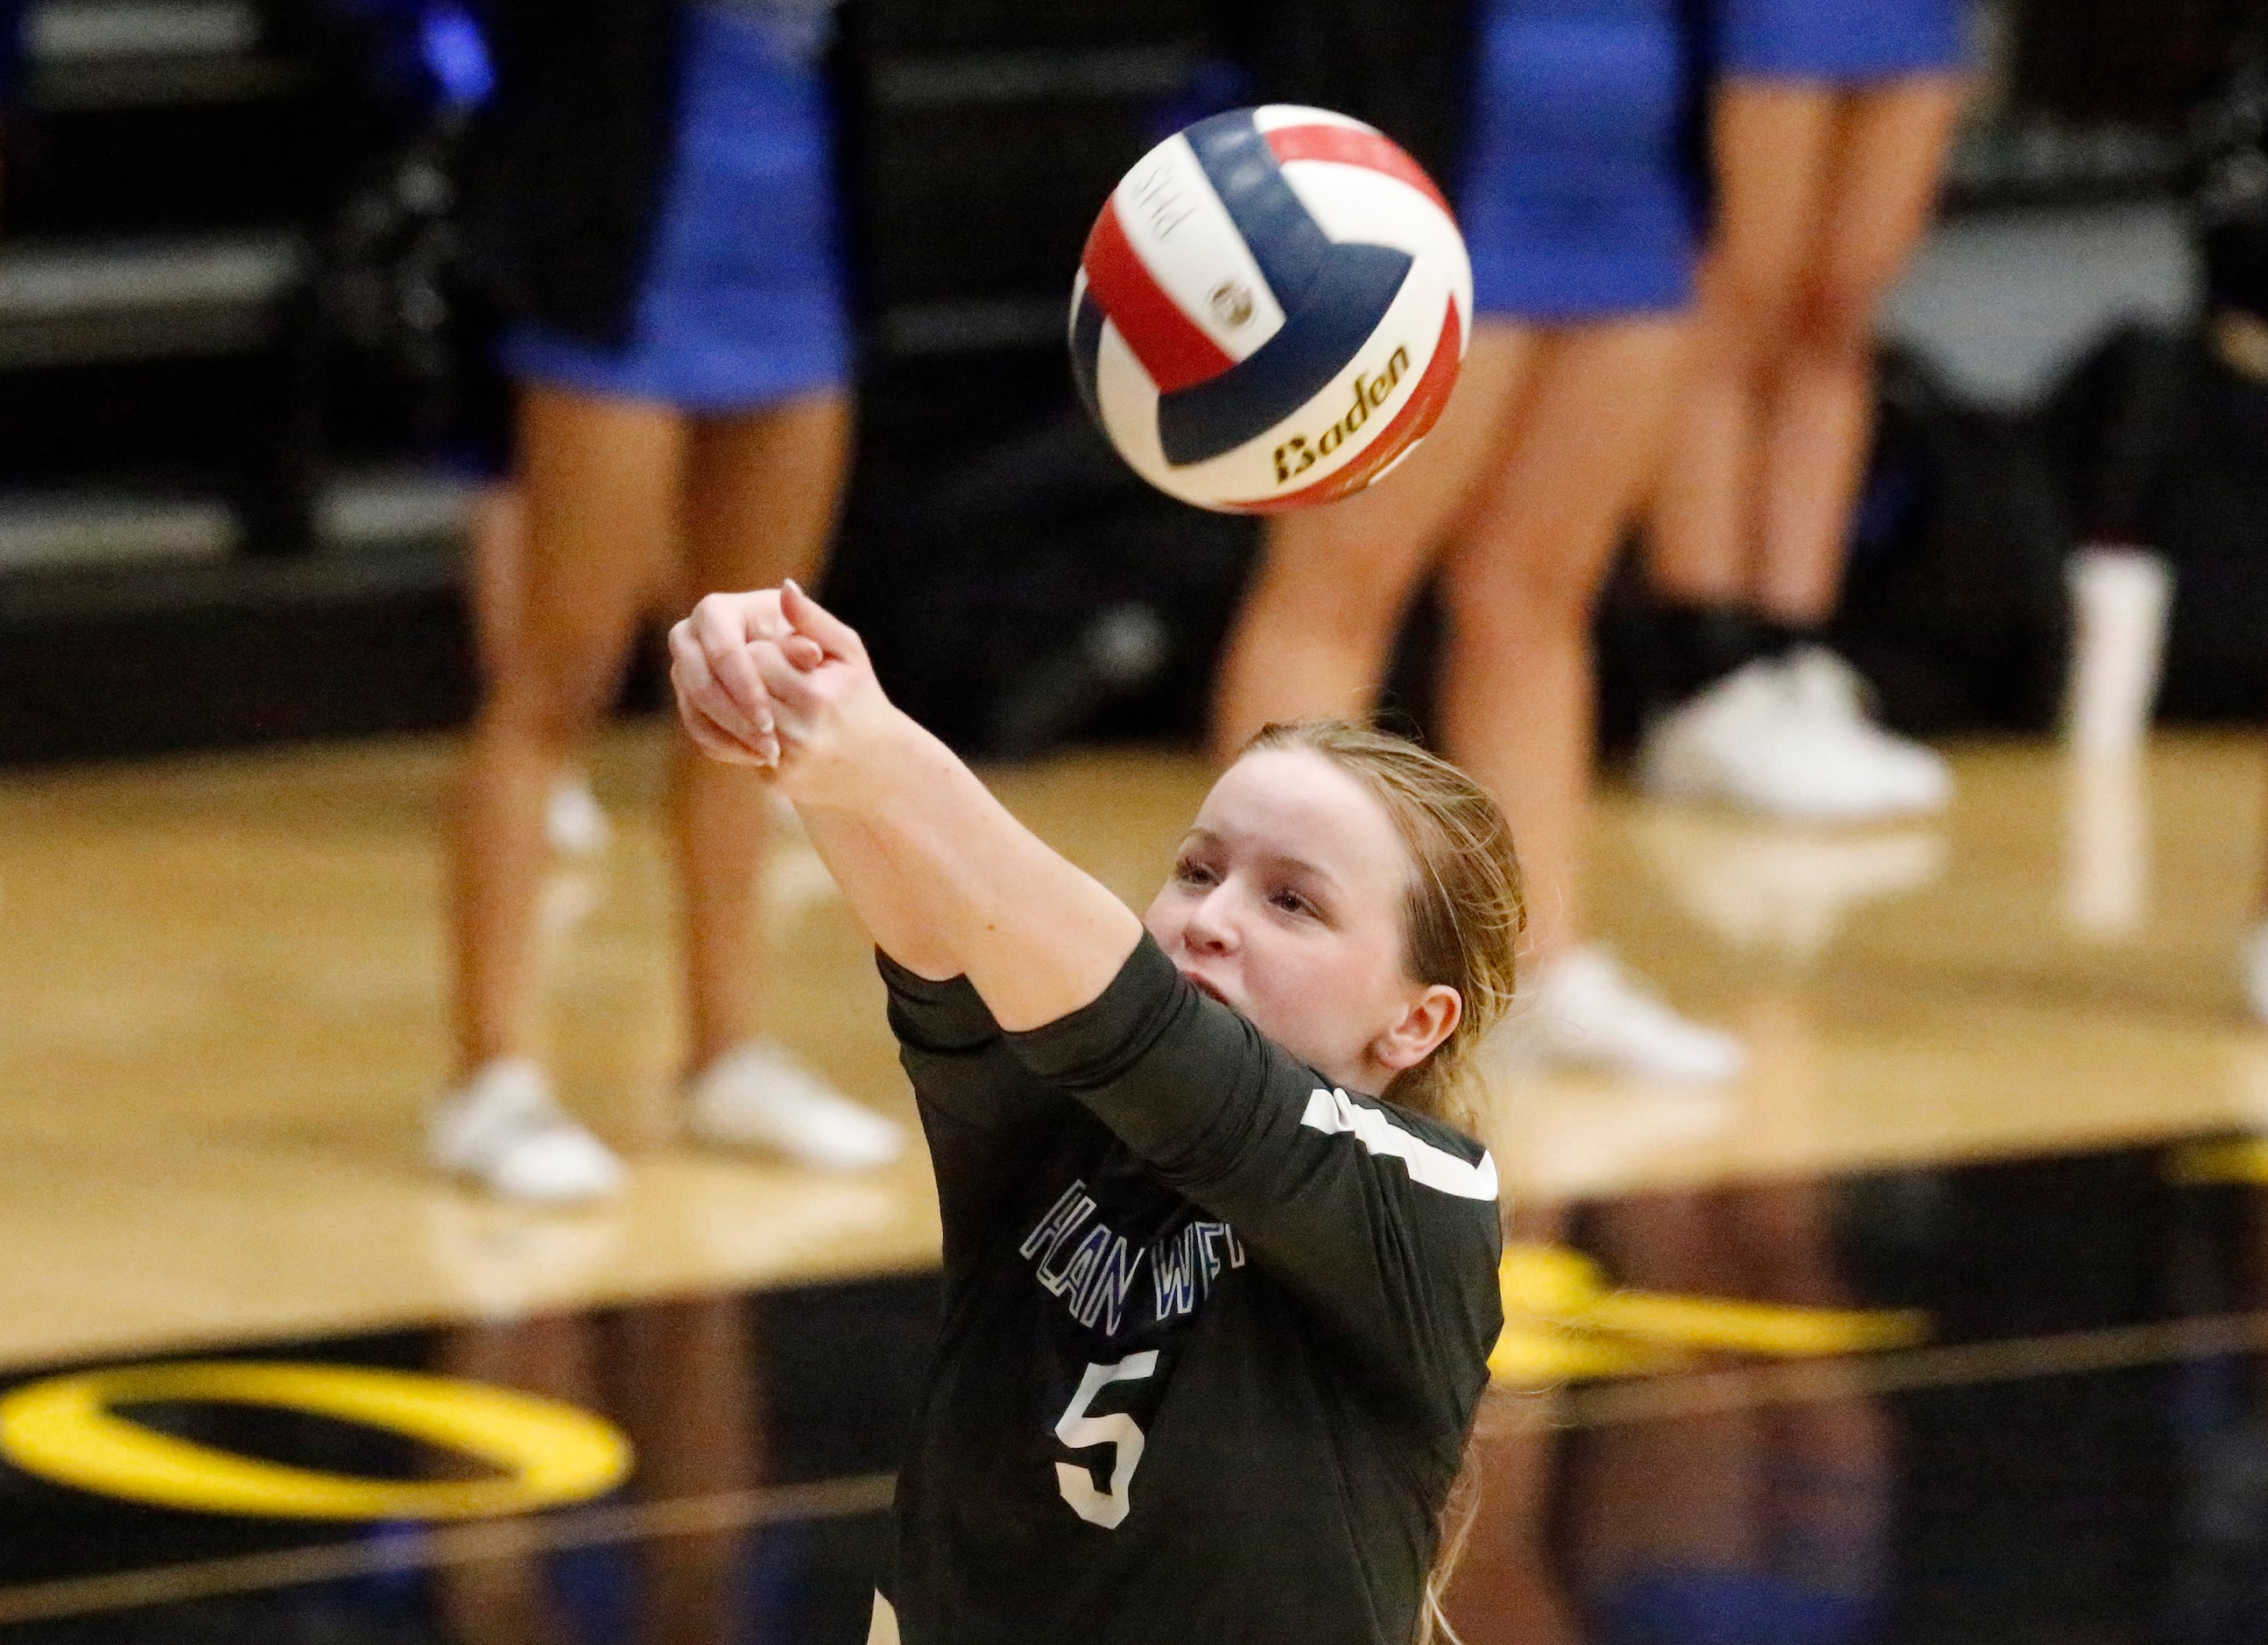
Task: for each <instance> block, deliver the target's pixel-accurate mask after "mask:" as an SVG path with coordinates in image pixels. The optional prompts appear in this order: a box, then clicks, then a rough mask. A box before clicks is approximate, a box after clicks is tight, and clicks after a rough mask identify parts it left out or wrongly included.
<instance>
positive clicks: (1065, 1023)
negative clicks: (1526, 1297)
mask: <svg viewBox="0 0 2268 1645" xmlns="http://www.w3.org/2000/svg"><path fill="white" fill-rule="evenodd" d="M882 970H883V975H884V977H885V979H886V980H887V982H888V984H889V987H890V995H891V999H890V1022H891V1026H892V1027H893V1029H895V1031H896V1033H897V1036H898V1039H899V1041H900V1044H901V1046H902V1055H903V1059H904V1062H905V1066H906V1070H907V1072H908V1073H909V1074H910V1075H911V1076H912V1079H913V1083H914V1089H915V1091H916V1092H917V1094H918V1095H919V1097H920V1101H921V1113H922V1123H923V1125H924V1130H925V1131H926V1132H927V1133H928V1137H929V1144H930V1152H931V1156H932V1160H933V1162H934V1163H935V1166H936V1169H937V1182H938V1194H939V1200H940V1202H941V1205H942V1207H943V1213H944V1222H945V1285H946V1319H945V1331H944V1336H943V1339H942V1341H941V1343H940V1345H939V1349H938V1357H937V1362H936V1364H935V1366H934V1368H932V1374H931V1376H930V1379H929V1383H928V1386H927V1388H926V1390H925V1391H924V1395H923V1398H922V1401H921V1404H920V1406H919V1410H918V1413H917V1417H916V1420H915V1429H914V1433H913V1435H912V1439H911V1442H910V1445H909V1451H908V1456H907V1459H906V1464H905V1468H904V1471H903V1472H902V1475H901V1476H900V1479H899V1484H898V1501H897V1518H898V1558H897V1562H896V1569H895V1574H894V1575H893V1576H892V1577H891V1579H890V1580H889V1581H888V1582H887V1583H886V1584H885V1590H886V1591H887V1593H888V1594H889V1596H890V1598H891V1600H892V1603H893V1604H895V1607H896V1609H897V1612H898V1617H899V1622H900V1627H901V1628H902V1631H903V1634H904V1637H905V1639H906V1640H907V1641H909V1645H979V1642H980V1641H981V1642H982V1645H1055V1642H1056V1641H1062V1642H1063V1645H1136V1642H1137V1641H1142V1642H1150V1641H1155V1642H1156V1645H1215V1642H1218V1645H1276V1642H1278V1641H1280V1642H1281V1645H1408V1641H1410V1637H1411V1635H1412V1634H1413V1632H1414V1631H1415V1628H1416V1626H1417V1621H1418V1609H1419V1605H1420V1604H1421V1601H1422V1596H1423V1591H1424V1584H1425V1572H1426V1569H1427V1568H1428V1566H1429V1565H1430V1563H1431V1561H1432V1556H1433V1552H1434V1546H1435V1542H1436V1538H1437V1524H1438V1519H1439V1516H1440V1509H1441V1505H1442V1502H1443V1500H1444V1498H1445V1497H1446V1495H1447V1492H1448V1488H1449V1485H1450V1482H1451V1480H1452V1479H1454V1476H1455V1474H1456V1472H1457V1468H1458V1464H1459V1460H1460V1457H1461V1455H1462V1450H1463V1445H1464V1440H1465V1435H1466V1433H1467V1431H1468V1429H1469V1427H1470V1426H1471V1423H1472V1419H1473V1413H1474V1410H1475V1407H1476V1405H1477V1404H1478V1402H1479V1399H1480V1396H1481V1392H1482V1390H1483V1387H1484V1384H1485V1383H1486V1382H1487V1378H1488V1369H1487V1359H1488V1354H1489V1350H1490V1348H1491V1346H1493V1345H1494V1343H1495V1340H1496V1336H1497V1332H1498V1331H1499V1327H1500V1325H1501V1324H1502V1319H1501V1315H1500V1312H1499V1302H1498V1292H1497V1279H1496V1270H1497V1260H1498V1256H1499V1249H1500V1245H1501V1239H1502V1236H1501V1234H1500V1232H1499V1225H1498V1218H1497V1203H1496V1195H1497V1187H1496V1168H1495V1165H1494V1163H1493V1162H1491V1160H1490V1159H1489V1157H1488V1154H1487V1153H1486V1152H1485V1151H1484V1149H1483V1148H1482V1147H1480V1146H1479V1145H1478V1144H1477V1143H1476V1142H1474V1141H1473V1140H1471V1139H1469V1138H1468V1137H1465V1136H1463V1135H1462V1134H1460V1133H1459V1132H1455V1131H1453V1130H1451V1129H1449V1128H1448V1127H1447V1126H1444V1125H1438V1124H1435V1123H1433V1122H1432V1121H1430V1120H1426V1119H1424V1118H1419V1117H1418V1116H1416V1115H1413V1114H1410V1113H1407V1112H1405V1111H1403V1110H1400V1109H1397V1108H1395V1107H1393V1106H1391V1105H1390V1104H1388V1103H1381V1102H1377V1101H1374V1100H1373V1099H1372V1098H1370V1097H1367V1096H1361V1095H1353V1094H1351V1093H1348V1092H1345V1091H1342V1090H1338V1089H1336V1088H1333V1087H1332V1086H1331V1084H1330V1082H1329V1081H1327V1080H1324V1079H1322V1077H1321V1076H1319V1075H1318V1074H1316V1073H1314V1070H1312V1069H1310V1068H1308V1067H1307V1066H1304V1065H1302V1064H1301V1063H1300V1062H1299V1061H1298V1060H1296V1059H1294V1058H1292V1056H1291V1055H1290V1054H1289V1053H1287V1052H1286V1051H1284V1050H1282V1049H1281V1048H1280V1047H1278V1046H1277V1045H1275V1044H1271V1043H1270V1041H1268V1040H1267V1039H1265V1038H1263V1036H1261V1034H1260V1033H1259V1032H1258V1030H1256V1029H1254V1028H1253V1026H1252V1025H1251V1024H1250V1023H1249V1022H1247V1021H1245V1019H1244V1018H1242V1017H1241V1016H1240V1015H1238V1014H1236V1013H1235V1012H1233V1011H1232V1010H1230V1009H1229V1008H1228V1007H1226V1006H1224V1005H1222V1004H1220V1003H1219V1001H1217V1000H1212V999H1211V998H1210V997H1209V996H1207V995H1205V994H1204V993H1202V992H1199V991H1198V990H1197V988H1195V987H1194V986H1192V985H1190V984H1189V983H1188V982H1186V981H1185V980H1183V978H1182V977H1181V975H1180V974H1179V972H1177V971H1176V970H1175V968H1174V965H1173V963H1172V962H1171V961H1170V960H1168V959H1167V957H1166V955H1164V954H1163V953H1162V952H1161V951H1160V949H1159V948H1158V947H1157V946H1156V945H1155V944H1154V943H1152V941H1150V940H1149V939H1148V938H1146V937H1145V939H1144V940H1143V941H1142V943H1141V945H1140V947H1138V948H1137V949H1136V950H1135V952H1134V954H1133V955H1131V957H1130V958H1129V959H1128V961H1127V963H1126V964H1125V966H1124V968H1123V970H1121V971H1120V972H1119V974H1118V977H1117V978H1116V980H1115V981H1114V982H1113V983H1112V984H1111V985H1110V986H1109V988H1108V989H1107V990H1106V991H1105V992H1103V994H1102V996H1101V998H1100V999H1098V1000H1095V1001H1094V1003H1093V1004H1092V1005H1090V1006H1087V1007H1085V1008H1084V1009H1082V1010H1079V1011H1077V1012H1074V1013H1072V1014H1071V1015H1070V1016H1067V1017H1064V1018H1063V1019H1061V1020H1060V1021H1058V1022H1051V1023H1049V1024H1048V1025H1047V1026H1046V1027H1044V1028H1041V1029H1035V1030H1033V1031H1032V1032H1030V1033H1027V1034H1003V1033H1002V1032H1001V1030H1000V1029H999V1028H998V1025H997V1024H996V1023H995V1022H993V1021H992V1018H991V1015H990V1013H989V1012H988V1011H986V1009H985V1008H984V1006H983V1002H982V1001H981V1000H979V999H978V998H977V996H976V991H975V990H974V989H972V988H971V987H969V986H968V984H967V983H966V982H965V981H961V980H956V981H954V982H950V983H929V982H924V981H923V980H922V979H920V978H918V977H914V976H913V975H912V974H911V973H909V972H908V971H905V970H902V969H901V968H899V967H897V966H895V965H893V964H891V963H888V962H887V960H885V961H884V962H883V965H882Z"/></svg>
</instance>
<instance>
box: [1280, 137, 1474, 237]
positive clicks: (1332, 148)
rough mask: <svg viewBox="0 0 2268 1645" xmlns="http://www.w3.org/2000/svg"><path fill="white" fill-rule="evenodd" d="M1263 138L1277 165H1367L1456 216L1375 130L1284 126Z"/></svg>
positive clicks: (1421, 170)
mask: <svg viewBox="0 0 2268 1645" xmlns="http://www.w3.org/2000/svg"><path fill="white" fill-rule="evenodd" d="M1265 135H1266V136H1267V138H1268V147H1269V149H1270V151H1272V152H1273V153H1274V154H1275V156H1276V159H1277V163H1278V165H1282V166H1289V165H1290V164H1291V163H1292V161H1293V160H1335V161H1337V162H1338V163H1339V164H1340V165H1342V166H1366V167H1368V168H1369V169H1370V170H1372V171H1374V172H1384V173H1386V174H1387V175H1388V176H1389V177H1396V178H1399V179H1401V181H1403V182H1405V183H1408V184H1409V185H1410V187H1411V188H1415V189H1417V190H1418V192H1419V193H1420V194H1422V195H1425V197H1426V198H1427V199H1429V200H1431V201H1432V203H1434V204H1435V205H1437V206H1439V207H1440V208H1441V210H1443V211H1444V212H1446V213H1447V215H1448V216H1449V218H1451V219H1452V220H1453V221H1454V218H1455V217H1456V213H1455V212H1454V211H1450V210H1449V203H1448V202H1447V200H1444V199H1443V198H1441V191H1440V189H1439V188H1435V187H1434V186H1433V180H1432V178H1430V177H1428V176H1427V175H1425V167H1424V166H1420V165H1418V162H1417V161H1415V160H1413V159H1410V157H1409V156H1408V155H1407V154H1404V153H1403V151H1401V150H1400V149H1398V148H1396V147H1395V145H1394V143H1393V142H1392V140H1391V139H1389V138H1387V137H1383V136H1380V135H1379V134H1378V133H1377V132H1375V131H1359V130H1357V129H1355V128H1354V127H1352V126H1283V127H1280V128H1278V129H1276V130H1274V131H1270V132H1268V133H1266V134H1265Z"/></svg>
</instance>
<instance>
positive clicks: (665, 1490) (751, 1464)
mask: <svg viewBox="0 0 2268 1645" xmlns="http://www.w3.org/2000/svg"><path fill="white" fill-rule="evenodd" d="M613 1324H614V1333H613V1334H614V1336H615V1347H616V1349H617V1352H618V1354H619V1359H618V1362H617V1363H616V1364H615V1366H614V1369H615V1371H616V1373H617V1375H618V1376H619V1377H620V1386H619V1391H618V1393H617V1396H616V1398H615V1408H616V1409H617V1410H619V1411H621V1412H622V1417H623V1421H624V1423H625V1425H626V1426H627V1427H629V1428H630V1436H631V1439H632V1441H633V1442H634V1443H635V1444H636V1445H637V1455H638V1488H639V1491H640V1494H642V1495H643V1496H644V1497H645V1498H646V1499H647V1500H649V1501H658V1502H666V1501H673V1500H678V1499H683V1498H688V1497H700V1496H709V1495H714V1494H722V1493H725V1492H728V1491H742V1490H747V1488H749V1487H750V1486H754V1485H755V1483H756V1479H757V1477H758V1474H759V1472H760V1469H759V1465H758V1464H759V1461H760V1458H759V1455H758V1451H759V1446H760V1442H761V1437H762V1436H761V1433H760V1427H761V1425H760V1423H759V1422H758V1420H757V1413H756V1392H755V1367H754V1354H753V1353H752V1351H751V1346H752V1345H751V1339H750V1336H749V1321H748V1310H747V1303H746V1302H745V1301H744V1300H743V1299H742V1298H740V1297H737V1296H721V1297H718V1296H710V1297H696V1298H691V1299H689V1300H686V1301H683V1302H650V1303H646V1304H644V1305H643V1306H641V1307H639V1308H636V1309H630V1310H629V1311H628V1312H626V1313H624V1314H623V1315H622V1316H621V1317H619V1318H618V1319H616V1320H615V1321H614V1322H613ZM751 1534H752V1533H751V1532H749V1531H700V1532H694V1533H690V1534H687V1535H682V1536H674V1537H662V1538H656V1539H655V1540H653V1541H652V1542H650V1543H648V1544H647V1545H646V1548H645V1555H644V1563H645V1581H644V1583H643V1584H642V1588H643V1597H644V1604H643V1605H642V1607H641V1609H642V1611H643V1612H644V1615H643V1617H642V1619H641V1627H640V1628H639V1630H638V1635H639V1638H640V1639H641V1640H642V1641H644V1642H645V1645H722V1642H723V1641H726V1640H730V1639H733V1638H735V1637H736V1636H737V1635H739V1634H740V1633H742V1632H743V1630H741V1629H740V1628H738V1627H736V1625H737V1624H738V1622H739V1620H740V1605H739V1603H738V1601H739V1597H740V1596H739V1593H738V1588H739V1583H738V1582H737V1580H736V1579H737V1578H738V1576H739V1574H740V1566H741V1550H742V1546H743V1544H744V1542H745V1541H746V1539H747V1538H748V1537H749V1536H750V1535H751Z"/></svg>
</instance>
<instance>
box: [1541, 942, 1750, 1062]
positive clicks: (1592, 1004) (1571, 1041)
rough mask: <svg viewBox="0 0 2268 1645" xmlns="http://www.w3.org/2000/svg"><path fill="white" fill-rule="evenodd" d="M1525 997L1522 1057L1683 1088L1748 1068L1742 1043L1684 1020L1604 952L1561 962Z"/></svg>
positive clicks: (1586, 951)
mask: <svg viewBox="0 0 2268 1645" xmlns="http://www.w3.org/2000/svg"><path fill="white" fill-rule="evenodd" d="M1521 1005H1522V1006H1523V1007H1525V1008H1524V1009H1523V1010H1522V1011H1521V1013H1520V1014H1519V1015H1518V1016H1517V1017H1515V1019H1514V1020H1513V1028H1514V1032H1515V1033H1516V1034H1517V1036H1518V1039H1517V1042H1516V1045H1517V1050H1518V1051H1525V1052H1526V1053H1528V1055H1530V1056H1533V1057H1536V1058H1540V1059H1543V1060H1546V1061H1550V1062H1556V1063H1568V1064H1575V1065H1578V1066H1587V1067H1593V1068H1600V1069H1604V1070H1606V1071H1608V1072H1609V1073H1621V1074H1627V1075H1630V1076H1632V1077H1634V1078H1637V1079H1640V1080H1659V1081H1665V1082H1670V1083H1676V1084H1683V1085H1716V1084H1719V1083H1722V1082H1723V1081H1727V1080H1733V1079H1737V1078H1738V1077H1739V1076H1740V1075H1741V1073H1743V1072H1744V1071H1745V1070H1746V1069H1747V1067H1748V1066H1749V1053H1748V1048H1747V1047H1746V1046H1744V1045H1742V1044H1741V1042H1740V1041H1739V1040H1737V1039H1735V1038H1734V1037H1733V1036H1731V1035H1730V1034H1727V1033H1725V1032H1723V1031H1722V1030H1721V1029H1712V1028H1705V1027H1703V1026H1702V1025H1701V1024H1700V1023H1698V1022H1688V1021H1686V1020H1685V1019H1684V1018H1683V1017H1682V1016H1680V1015H1678V1014H1677V1013H1676V1012H1675V1011H1672V1010H1671V1009H1670V1008H1669V1007H1668V1006H1666V1005H1664V1004H1662V1002H1661V1000H1658V999H1656V998H1655V997H1654V996H1653V993H1652V992H1649V991H1648V990H1647V989H1646V987H1645V985H1643V984H1641V983H1640V982H1639V981H1638V979H1637V978H1636V977H1632V976H1631V974H1630V973H1629V972H1628V971H1626V970H1624V969H1623V968H1622V966H1621V965H1620V964H1619V963H1616V960H1615V958H1614V956H1613V955H1610V954H1609V953H1607V952H1606V950H1604V949H1603V948H1578V949H1576V950H1575V951H1574V952H1573V953H1572V954H1565V955H1560V956H1559V958H1557V959H1556V960H1553V961H1552V962H1550V963H1549V964H1548V965H1545V966H1544V967H1543V969H1542V970H1539V971H1538V972H1537V974H1536V976H1535V980H1534V981H1533V982H1532V983H1530V984H1529V985H1528V986H1527V987H1526V988H1523V989H1521Z"/></svg>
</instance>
